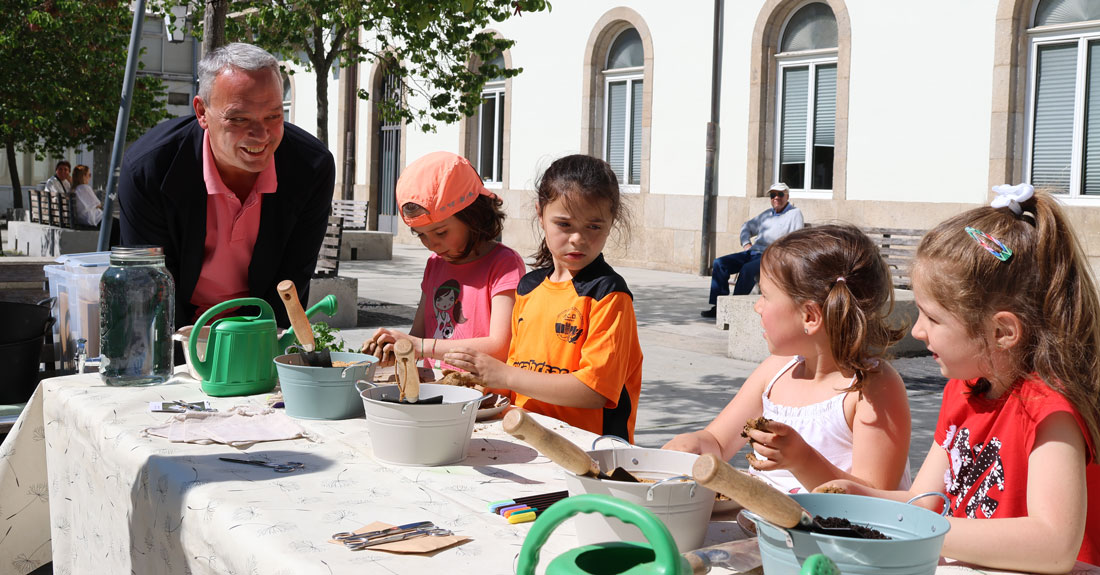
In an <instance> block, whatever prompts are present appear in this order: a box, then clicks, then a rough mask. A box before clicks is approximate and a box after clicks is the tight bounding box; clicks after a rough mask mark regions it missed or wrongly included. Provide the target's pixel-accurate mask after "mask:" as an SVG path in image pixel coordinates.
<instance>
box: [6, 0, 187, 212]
mask: <svg viewBox="0 0 1100 575" xmlns="http://www.w3.org/2000/svg"><path fill="white" fill-rule="evenodd" d="M132 19H133V12H131V11H130V9H129V2H120V1H119V0H108V1H104V0H5V7H4V9H3V10H0V78H3V80H0V143H2V144H3V145H4V146H5V147H6V148H7V161H8V169H9V171H10V174H11V184H12V193H13V194H14V195H15V197H14V201H13V205H14V206H15V207H16V208H21V207H23V197H22V189H21V186H20V182H19V171H18V165H17V164H16V157H15V153H16V150H18V151H21V152H27V153H31V152H33V153H35V154H36V156H37V157H39V158H41V157H43V154H45V153H50V154H53V155H60V154H61V152H62V150H64V149H66V148H75V147H83V146H94V145H98V144H103V143H106V142H109V141H111V139H112V138H113V137H114V131H115V123H116V122H117V120H118V104H119V102H120V100H121V93H122V80H123V74H124V72H125V69H126V53H127V48H128V43H129V37H130V26H131V23H132ZM163 92H164V86H163V83H162V82H160V80H158V79H156V78H152V77H148V76H140V75H139V77H138V78H137V81H136V83H135V86H134V95H133V98H132V103H131V108H130V122H129V127H128V130H127V137H128V138H130V139H133V138H137V137H138V136H140V135H141V134H142V133H144V132H145V130H147V129H149V128H150V127H152V126H153V125H155V124H156V123H157V122H159V121H160V120H162V119H164V118H165V117H167V112H166V107H165V102H164V98H163Z"/></svg>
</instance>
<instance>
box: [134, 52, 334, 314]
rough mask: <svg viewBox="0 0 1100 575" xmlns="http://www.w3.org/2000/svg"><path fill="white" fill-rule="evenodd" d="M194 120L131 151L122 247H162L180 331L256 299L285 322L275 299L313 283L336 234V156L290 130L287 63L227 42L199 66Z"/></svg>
mask: <svg viewBox="0 0 1100 575" xmlns="http://www.w3.org/2000/svg"><path fill="white" fill-rule="evenodd" d="M193 105H194V108H195V115H194V116H188V117H185V118H179V119H176V120H169V121H166V122H163V123H161V124H160V125H158V126H156V127H155V128H153V129H152V130H150V131H149V132H148V133H147V134H145V136H143V137H142V138H141V139H139V140H138V141H137V142H135V143H134V144H133V145H132V146H131V147H130V148H129V149H128V150H127V151H126V156H125V158H124V161H123V164H122V172H121V177H120V179H119V188H118V199H119V206H120V227H121V231H122V245H127V246H129V245H158V246H163V247H164V255H165V264H166V266H167V267H168V270H169V272H171V274H172V277H173V279H174V280H175V283H176V323H177V324H179V325H186V324H189V323H193V322H194V320H196V319H198V316H199V315H201V314H202V313H203V312H204V311H206V310H207V309H210V308H211V307H212V306H214V305H216V304H218V303H220V302H223V301H225V300H228V299H233V298H239V297H249V296H253V297H260V298H263V299H265V300H267V302H268V303H269V304H271V307H272V309H273V310H274V311H275V315H276V318H277V319H278V322H279V324H280V325H284V326H285V325H287V324H288V322H287V318H286V310H285V308H284V306H283V304H282V303H281V300H280V299H279V296H278V294H277V293H276V291H275V286H276V285H277V284H278V283H279V282H280V281H282V280H285V279H290V280H293V281H294V283H295V286H296V287H297V289H298V294H299V296H300V297H301V298H302V300H303V301H305V300H306V299H307V298H308V297H309V278H310V277H311V275H312V273H313V269H314V267H315V266H316V264H317V254H318V252H319V251H320V247H321V242H322V240H323V238H324V233H325V228H326V226H327V225H328V214H329V206H330V205H331V203H332V192H333V187H334V182H335V177H336V167H335V163H334V162H333V158H332V154H331V153H330V152H329V151H328V150H327V149H326V148H325V146H324V145H323V144H322V143H321V142H320V141H319V140H317V139H316V138H314V137H313V136H312V135H310V134H308V133H306V132H305V131H303V130H301V129H300V128H298V127H296V126H293V125H291V124H286V123H284V122H283V84H282V76H281V74H280V71H279V63H278V61H277V60H275V58H274V57H273V56H271V54H268V53H267V52H266V51H264V50H263V49H261V48H257V47H255V46H252V45H249V44H240V43H237V44H228V45H226V46H223V47H221V48H218V49H216V50H214V51H213V52H211V53H210V54H207V55H206V56H204V57H203V59H202V61H201V62H200V63H199V93H198V95H197V96H195V99H194V102H193Z"/></svg>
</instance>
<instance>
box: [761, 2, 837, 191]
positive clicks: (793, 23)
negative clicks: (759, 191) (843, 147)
mask: <svg viewBox="0 0 1100 575" xmlns="http://www.w3.org/2000/svg"><path fill="white" fill-rule="evenodd" d="M775 59H776V66H777V69H778V74H777V76H778V78H777V79H778V82H779V85H778V86H777V89H776V95H777V102H776V117H777V118H778V121H777V122H776V130H777V135H776V139H775V141H776V152H775V157H776V158H777V161H776V162H775V171H774V174H773V176H774V180H775V181H778V182H783V183H785V184H787V185H788V186H790V188H791V190H794V191H802V192H811V191H812V192H826V193H829V192H831V191H832V189H833V157H834V150H835V147H836V141H835V140H836V96H837V24H836V16H835V15H834V14H833V11H832V10H831V9H830V8H829V6H828V5H826V4H824V3H821V2H814V3H810V4H806V5H805V6H803V7H802V8H799V9H798V10H796V11H795V12H794V13H793V14H792V15H791V17H790V19H789V20H788V21H787V23H786V25H784V26H783V29H782V33H781V35H780V41H779V53H777V54H776V56H775Z"/></svg>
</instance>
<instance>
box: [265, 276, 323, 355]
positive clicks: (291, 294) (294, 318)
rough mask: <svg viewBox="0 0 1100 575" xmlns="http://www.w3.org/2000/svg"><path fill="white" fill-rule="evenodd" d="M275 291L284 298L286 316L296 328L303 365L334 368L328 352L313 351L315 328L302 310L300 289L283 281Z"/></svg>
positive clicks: (295, 332) (290, 282)
mask: <svg viewBox="0 0 1100 575" xmlns="http://www.w3.org/2000/svg"><path fill="white" fill-rule="evenodd" d="M275 290H276V291H278V292H279V297H280V298H282V300H283V305H285V306H286V314H287V316H289V317H290V325H291V327H293V328H294V336H295V337H297V338H298V343H299V344H301V346H302V351H301V352H300V353H299V354H298V357H299V358H301V360H302V364H303V365H308V366H310V367H332V356H331V355H330V354H329V352H328V351H327V350H326V351H314V350H313V348H314V345H315V342H314V340H313V326H311V325H309V318H308V317H306V311H305V310H304V309H302V302H301V301H300V300H299V299H298V288H296V287H294V282H292V281H290V280H283V281H281V282H279V285H277V286H275Z"/></svg>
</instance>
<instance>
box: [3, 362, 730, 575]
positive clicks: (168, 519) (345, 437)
mask: <svg viewBox="0 0 1100 575" xmlns="http://www.w3.org/2000/svg"><path fill="white" fill-rule="evenodd" d="M175 399H182V400H185V401H197V400H201V399H208V400H209V401H210V402H211V403H212V404H213V405H214V407H217V408H219V409H222V410H225V409H228V408H229V407H231V406H233V405H238V404H241V403H246V402H251V403H253V404H262V403H263V402H264V401H265V397H264V396H253V397H237V398H207V397H205V396H204V394H203V393H202V391H201V390H200V389H199V388H198V386H197V384H195V383H187V384H177V385H163V386H155V387H143V388H114V387H107V386H105V385H103V384H102V383H101V382H100V380H99V376H98V375H96V374H82V375H74V376H67V377H58V378H53V379H48V380H45V381H43V382H42V383H41V385H40V386H39V389H38V390H37V391H36V392H35V394H34V396H33V397H32V398H31V400H30V402H29V403H28V405H27V408H26V409H25V410H24V414H23V416H22V418H21V419H20V421H19V422H18V423H17V424H16V427H15V428H14V429H13V430H12V434H11V435H10V436H9V439H8V441H6V442H5V443H4V445H3V447H2V448H0V459H2V460H3V463H0V494H3V495H2V496H0V572H7V570H8V567H7V566H8V565H12V566H13V567H14V570H15V571H16V572H18V573H26V572H29V571H30V570H32V569H33V568H34V567H36V566H37V565H39V564H41V563H44V562H46V561H49V560H50V558H51V551H52V558H53V561H54V571H55V572H56V573H59V574H60V573H89V572H99V573H130V572H135V573H187V572H189V573H195V574H203V573H210V574H214V573H217V574H225V573H265V574H269V573H270V574H276V575H278V574H283V573H287V574H290V573H294V574H310V573H350V572H353V571H352V569H354V568H359V570H361V569H362V568H363V567H364V566H367V567H368V568H370V569H371V571H369V572H382V573H385V572H392V573H402V574H405V573H431V572H436V573H442V572H447V573H456V572H457V573H487V574H488V573H492V574H497V573H499V574H507V573H512V572H513V561H514V558H515V556H516V555H517V554H518V553H519V550H520V547H521V546H522V544H523V539H524V537H525V536H526V534H527V532H528V530H529V529H530V527H531V523H526V524H519V525H511V524H509V523H507V522H506V521H505V520H503V519H502V518H500V517H499V516H497V515H494V514H491V513H489V512H488V511H487V509H486V504H487V503H488V502H490V501H496V500H500V499H509V498H512V497H521V496H524V495H533V494H538V493H546V492H551V491H558V490H562V489H565V483H564V479H563V476H562V474H563V471H562V470H561V468H560V467H558V466H557V465H556V464H554V463H552V462H550V461H549V460H548V459H546V458H545V457H542V456H540V455H538V453H537V452H535V451H534V450H533V449H531V448H530V447H528V446H526V445H525V444H523V443H522V442H518V441H516V440H514V439H513V438H511V437H510V436H509V435H507V434H506V433H505V432H504V431H503V430H502V429H501V428H500V423H499V420H497V421H489V422H479V423H478V424H476V426H475V430H474V434H473V439H472V440H471V443H470V447H469V449H468V451H467V453H468V457H467V459H466V460H465V461H464V462H462V463H461V464H459V465H451V466H445V467H405V466H395V465H387V464H383V463H379V462H377V461H375V460H374V459H373V458H372V456H371V453H372V452H371V447H370V439H369V436H368V433H367V427H366V420H364V419H351V420H344V421H305V420H298V421H299V423H300V424H301V425H302V427H303V428H304V429H306V430H307V431H309V432H310V433H311V434H313V435H315V436H316V441H313V442H311V441H306V440H294V441H279V442H266V443H258V444H255V445H254V446H253V447H251V448H249V449H247V450H246V453H248V454H254V455H256V454H259V455H263V456H266V457H267V458H269V459H270V460H272V461H289V460H292V461H301V462H303V463H305V465H306V469H305V470H303V471H300V472H295V473H292V474H277V473H274V472H273V471H271V470H268V469H264V468H253V467H250V466H243V465H238V464H233V463H225V462H221V461H219V460H218V457H219V456H237V457H239V456H240V454H241V452H240V451H239V450H236V449H234V448H232V447H228V446H224V445H191V444H181V443H169V442H168V441H167V440H164V439H161V438H158V437H151V436H144V435H143V434H142V430H144V429H145V428H147V427H150V426H153V425H157V424H160V423H163V422H164V421H165V420H166V419H168V418H169V417H170V415H169V414H165V413H150V412H149V411H148V403H149V402H150V401H171V400H175ZM538 418H539V420H540V422H541V423H543V425H546V426H547V427H549V428H551V429H555V430H556V431H558V432H559V433H561V434H563V435H565V436H566V437H567V438H569V439H570V440H571V441H573V442H574V443H577V444H578V445H580V446H582V447H584V448H586V449H587V448H589V447H590V445H591V442H592V440H593V439H594V438H595V435H593V434H591V433H589V432H587V431H583V430H579V429H576V428H573V427H570V426H567V425H565V424H563V423H561V422H560V421H557V420H554V419H551V418H544V417H542V416H538ZM417 520H432V521H434V522H435V523H436V524H437V525H439V526H442V527H445V528H448V529H451V530H453V531H454V532H455V533H456V534H460V535H467V536H470V537H472V538H473V540H472V541H469V542H467V543H465V544H462V545H459V546H456V547H452V548H449V549H446V550H443V551H440V552H437V553H436V554H434V555H432V556H402V555H394V554H389V553H384V552H377V551H359V552H351V551H347V550H345V549H344V548H343V547H342V546H338V545H333V544H330V543H328V542H327V539H328V538H329V536H331V535H332V533H334V532H337V531H347V530H352V529H356V528H359V527H361V526H363V525H366V524H368V523H371V522H373V521H383V522H387V523H391V524H401V523H407V522H411V521H417ZM51 526H52V529H51ZM5 533H6V535H5ZM741 536H743V535H742V532H741V530H740V527H738V526H737V525H736V523H735V521H734V518H733V517H727V518H725V520H723V521H715V522H712V523H711V526H710V530H709V532H708V536H707V542H706V544H707V545H709V544H713V543H719V542H722V541H728V540H731V539H734V538H735V537H741ZM51 537H52V541H51ZM577 546H578V545H577V542H576V537H575V534H574V532H573V527H572V524H571V522H566V523H565V524H563V525H562V526H561V527H559V529H558V530H557V531H555V534H554V536H553V537H551V539H550V540H549V542H548V543H547V545H546V546H544V551H543V564H545V563H546V562H547V561H548V560H549V559H550V558H552V557H554V556H556V555H557V554H559V553H561V552H563V551H566V550H568V549H572V548H574V547H577ZM714 572H715V573H721V571H720V570H715V571H714Z"/></svg>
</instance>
